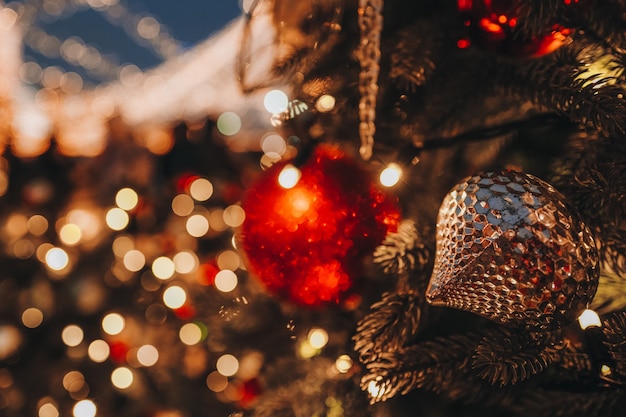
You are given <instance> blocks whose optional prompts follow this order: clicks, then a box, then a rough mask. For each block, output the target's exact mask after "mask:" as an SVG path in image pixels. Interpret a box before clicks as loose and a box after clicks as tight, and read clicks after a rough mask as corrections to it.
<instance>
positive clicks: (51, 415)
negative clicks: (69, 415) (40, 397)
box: [38, 403, 59, 417]
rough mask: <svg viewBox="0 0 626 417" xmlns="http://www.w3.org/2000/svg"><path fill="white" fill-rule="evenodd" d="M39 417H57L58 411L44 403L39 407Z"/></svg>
mask: <svg viewBox="0 0 626 417" xmlns="http://www.w3.org/2000/svg"><path fill="white" fill-rule="evenodd" d="M38 414H39V417H59V410H58V409H57V408H56V406H55V405H54V404H52V403H45V404H42V405H41V407H39V413H38Z"/></svg>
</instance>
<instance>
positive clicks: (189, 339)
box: [178, 323, 202, 346]
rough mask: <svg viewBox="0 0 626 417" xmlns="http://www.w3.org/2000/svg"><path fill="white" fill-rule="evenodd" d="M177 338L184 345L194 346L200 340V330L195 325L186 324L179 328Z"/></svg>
mask: <svg viewBox="0 0 626 417" xmlns="http://www.w3.org/2000/svg"><path fill="white" fill-rule="evenodd" d="M178 337H179V338H180V340H181V342H183V343H184V344H186V345H189V346H191V345H195V344H197V343H200V341H201V340H202V329H201V328H200V327H199V326H198V325H197V324H195V323H186V324H184V325H183V326H182V327H181V328H180V331H179V332H178Z"/></svg>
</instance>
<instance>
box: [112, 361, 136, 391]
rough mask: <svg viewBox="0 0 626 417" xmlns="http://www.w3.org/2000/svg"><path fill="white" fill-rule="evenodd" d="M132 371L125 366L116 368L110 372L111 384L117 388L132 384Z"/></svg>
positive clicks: (124, 387)
mask: <svg viewBox="0 0 626 417" xmlns="http://www.w3.org/2000/svg"><path fill="white" fill-rule="evenodd" d="M133 379H134V375H133V371H131V370H130V369H129V368H127V367H125V366H120V367H119V368H116V369H114V370H113V372H112V373H111V382H112V383H113V386H115V387H116V388H119V389H126V388H128V387H130V386H131V385H132V384H133Z"/></svg>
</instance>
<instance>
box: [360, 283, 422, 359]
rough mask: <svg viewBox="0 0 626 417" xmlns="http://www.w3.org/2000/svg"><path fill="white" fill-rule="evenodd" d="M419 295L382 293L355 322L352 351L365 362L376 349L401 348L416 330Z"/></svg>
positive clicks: (376, 351) (371, 357)
mask: <svg viewBox="0 0 626 417" xmlns="http://www.w3.org/2000/svg"><path fill="white" fill-rule="evenodd" d="M420 307H421V297H418V295H417V294H416V293H413V292H408V293H385V294H383V298H382V299H381V300H380V301H379V302H377V303H375V304H373V305H372V312H371V313H369V314H368V315H367V316H366V317H364V318H363V319H362V320H361V321H360V322H359V323H358V325H357V330H356V334H355V335H354V336H353V338H352V339H353V340H354V342H355V345H354V350H355V351H356V352H357V353H358V354H359V358H360V359H361V361H362V362H364V363H367V362H370V361H372V360H375V358H376V357H377V356H378V354H379V353H380V352H383V351H388V350H396V349H401V348H402V347H403V346H404V345H405V344H406V342H407V341H408V340H409V339H410V338H411V337H412V336H413V335H415V333H416V332H417V328H418V326H419V322H420V317H421V308H420Z"/></svg>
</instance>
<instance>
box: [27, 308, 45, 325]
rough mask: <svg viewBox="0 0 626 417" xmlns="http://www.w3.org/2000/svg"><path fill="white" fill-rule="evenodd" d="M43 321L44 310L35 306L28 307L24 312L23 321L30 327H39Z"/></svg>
mask: <svg viewBox="0 0 626 417" xmlns="http://www.w3.org/2000/svg"><path fill="white" fill-rule="evenodd" d="M42 322H43V312H42V311H41V310H40V309H38V308H35V307H31V308H27V309H26V310H24V312H23V313H22V323H23V324H24V326H26V327H28V328H29V329H34V328H36V327H39V325H40V324H41V323H42Z"/></svg>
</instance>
